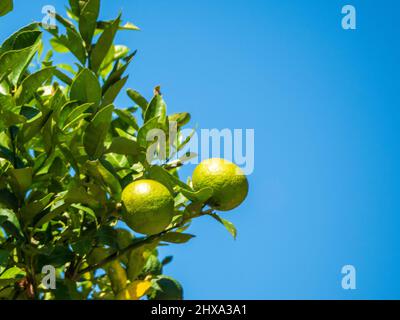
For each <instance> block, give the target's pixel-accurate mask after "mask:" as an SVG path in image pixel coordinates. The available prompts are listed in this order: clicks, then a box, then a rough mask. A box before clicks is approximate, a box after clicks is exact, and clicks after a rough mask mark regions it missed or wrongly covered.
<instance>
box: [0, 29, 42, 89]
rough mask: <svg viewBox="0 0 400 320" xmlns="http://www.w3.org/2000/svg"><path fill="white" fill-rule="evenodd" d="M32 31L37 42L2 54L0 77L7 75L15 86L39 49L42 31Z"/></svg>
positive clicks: (0, 58)
mask: <svg viewBox="0 0 400 320" xmlns="http://www.w3.org/2000/svg"><path fill="white" fill-rule="evenodd" d="M31 33H32V34H34V35H35V42H34V43H33V44H32V45H31V46H29V47H27V48H24V49H20V50H11V51H7V52H5V53H3V54H2V55H1V56H0V79H2V78H4V77H6V76H7V77H8V80H9V82H10V83H11V84H12V85H14V86H15V85H16V84H17V83H18V81H19V79H20V77H21V75H22V74H23V72H24V71H25V70H26V68H27V67H28V65H29V63H30V62H31V60H32V58H33V56H34V55H35V53H36V52H37V51H38V49H39V45H40V35H41V33H40V32H39V31H32V32H31Z"/></svg>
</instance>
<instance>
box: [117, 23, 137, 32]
mask: <svg viewBox="0 0 400 320" xmlns="http://www.w3.org/2000/svg"><path fill="white" fill-rule="evenodd" d="M119 30H132V31H139V30H140V28H139V27H138V26H136V25H134V24H133V23H132V22H127V23H125V24H124V25H123V26H120V27H119Z"/></svg>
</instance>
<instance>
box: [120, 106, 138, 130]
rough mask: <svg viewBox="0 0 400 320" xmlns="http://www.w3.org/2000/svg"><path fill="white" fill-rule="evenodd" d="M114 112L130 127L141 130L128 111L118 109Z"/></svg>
mask: <svg viewBox="0 0 400 320" xmlns="http://www.w3.org/2000/svg"><path fill="white" fill-rule="evenodd" d="M114 112H115V113H116V114H117V115H118V117H119V119H120V120H122V121H123V122H124V123H126V124H127V125H128V126H129V127H132V128H133V129H135V130H139V126H138V124H137V121H136V118H135V117H134V116H133V115H132V113H131V112H130V111H129V110H127V109H116V110H114Z"/></svg>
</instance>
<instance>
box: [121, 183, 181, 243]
mask: <svg viewBox="0 0 400 320" xmlns="http://www.w3.org/2000/svg"><path fill="white" fill-rule="evenodd" d="M122 202H123V204H124V207H125V210H124V212H123V214H122V218H123V220H124V221H125V223H126V224H127V225H128V226H129V227H130V228H131V229H132V230H134V231H136V232H138V233H142V234H147V235H153V234H157V233H160V232H162V231H164V230H165V228H166V227H167V226H168V225H169V224H170V223H171V220H172V217H173V212H174V199H173V197H172V195H171V193H170V192H169V190H168V189H167V188H166V187H165V186H164V185H162V184H161V183H159V182H157V181H154V180H138V181H135V182H133V183H131V184H129V185H128V186H127V187H126V188H125V189H124V191H123V192H122Z"/></svg>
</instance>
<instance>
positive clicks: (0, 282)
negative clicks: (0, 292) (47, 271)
mask: <svg viewBox="0 0 400 320" xmlns="http://www.w3.org/2000/svg"><path fill="white" fill-rule="evenodd" d="M25 275H26V272H25V271H23V270H22V269H20V268H18V267H11V268H10V269H7V270H6V271H4V272H3V273H2V274H1V276H0V286H4V285H7V284H10V283H14V282H16V281H17V280H19V279H21V278H23V277H24V276H25Z"/></svg>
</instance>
